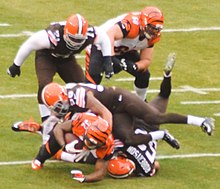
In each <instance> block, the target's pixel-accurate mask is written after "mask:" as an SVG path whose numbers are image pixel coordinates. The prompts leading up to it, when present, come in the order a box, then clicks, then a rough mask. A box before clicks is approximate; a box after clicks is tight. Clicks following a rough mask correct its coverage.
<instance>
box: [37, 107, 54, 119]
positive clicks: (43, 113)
mask: <svg viewBox="0 0 220 189" xmlns="http://www.w3.org/2000/svg"><path fill="white" fill-rule="evenodd" d="M38 106H39V111H40V116H41V117H46V116H50V114H51V111H50V110H49V108H48V107H47V106H45V105H44V104H38Z"/></svg>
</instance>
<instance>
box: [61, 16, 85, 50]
mask: <svg viewBox="0 0 220 189" xmlns="http://www.w3.org/2000/svg"><path fill="white" fill-rule="evenodd" d="M87 29H88V22H87V20H86V19H85V18H84V17H83V16H81V15H79V14H73V15H72V16H70V17H69V18H68V19H67V21H66V25H65V27H64V35H63V38H64V41H65V42H66V46H67V48H69V49H71V50H78V49H79V48H80V47H81V46H82V45H83V44H84V43H85V41H86V39H87V35H86V32H87Z"/></svg>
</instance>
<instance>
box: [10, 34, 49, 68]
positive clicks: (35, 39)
mask: <svg viewBox="0 0 220 189" xmlns="http://www.w3.org/2000/svg"><path fill="white" fill-rule="evenodd" d="M49 48H50V41H49V39H48V35H47V32H46V30H41V31H39V32H36V33H34V34H33V35H32V36H31V37H29V38H28V39H27V40H26V41H25V42H24V43H23V44H22V45H21V47H20V49H19V50H18V52H17V55H16V57H15V59H14V63H15V65H17V66H21V65H22V64H23V62H24V61H25V59H26V58H27V57H28V56H29V55H30V54H31V52H32V51H36V50H40V49H49Z"/></svg>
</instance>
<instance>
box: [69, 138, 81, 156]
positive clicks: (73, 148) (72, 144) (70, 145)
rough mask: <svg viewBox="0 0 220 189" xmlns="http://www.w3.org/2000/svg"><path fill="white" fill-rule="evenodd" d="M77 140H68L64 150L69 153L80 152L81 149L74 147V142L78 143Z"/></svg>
mask: <svg viewBox="0 0 220 189" xmlns="http://www.w3.org/2000/svg"><path fill="white" fill-rule="evenodd" d="M78 142H79V141H78V140H74V141H72V142H70V143H69V144H66V146H65V150H66V152H69V153H71V154H75V153H81V152H82V151H83V150H82V149H80V150H79V149H76V148H75V146H76V144H78Z"/></svg>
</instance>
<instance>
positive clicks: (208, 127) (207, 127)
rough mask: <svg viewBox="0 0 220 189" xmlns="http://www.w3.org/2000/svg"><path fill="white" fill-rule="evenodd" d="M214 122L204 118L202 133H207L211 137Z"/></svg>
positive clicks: (211, 119)
mask: <svg viewBox="0 0 220 189" xmlns="http://www.w3.org/2000/svg"><path fill="white" fill-rule="evenodd" d="M214 122H215V120H214V119H213V118H206V119H205V121H204V122H203V123H202V125H201V129H202V131H203V132H205V133H207V134H208V135H209V136H211V135H212V133H213V131H214V129H215V123H214Z"/></svg>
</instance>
